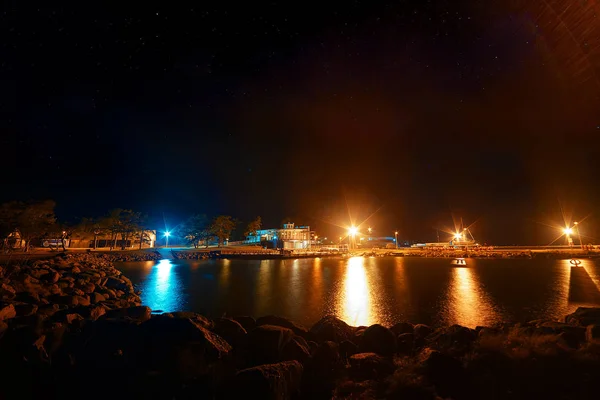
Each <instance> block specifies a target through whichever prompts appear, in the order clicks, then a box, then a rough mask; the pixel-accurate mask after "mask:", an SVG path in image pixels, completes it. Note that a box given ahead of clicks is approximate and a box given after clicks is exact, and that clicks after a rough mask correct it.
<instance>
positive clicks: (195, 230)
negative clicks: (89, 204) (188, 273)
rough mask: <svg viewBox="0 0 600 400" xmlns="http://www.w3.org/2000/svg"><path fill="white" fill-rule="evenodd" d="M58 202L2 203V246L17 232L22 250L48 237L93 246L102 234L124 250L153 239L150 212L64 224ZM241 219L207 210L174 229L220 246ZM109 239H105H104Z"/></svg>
mask: <svg viewBox="0 0 600 400" xmlns="http://www.w3.org/2000/svg"><path fill="white" fill-rule="evenodd" d="M55 207H56V203H55V202H54V201H53V200H44V201H29V202H23V201H11V202H7V203H4V204H2V205H0V237H1V238H2V247H3V248H4V247H7V246H12V243H11V238H12V240H13V242H14V240H15V238H16V236H15V233H18V240H20V241H22V245H21V246H19V247H22V248H23V251H25V252H26V251H28V250H29V249H30V247H31V245H32V242H34V241H35V240H44V239H46V238H50V239H54V240H59V241H60V243H61V246H62V248H63V250H65V247H66V246H65V243H66V240H67V239H69V238H74V239H81V240H90V241H91V247H92V248H94V249H95V248H97V247H98V242H99V238H101V237H102V238H106V237H108V238H109V239H108V244H109V246H108V247H110V249H113V248H117V247H118V246H119V247H120V248H121V249H122V250H124V249H125V248H126V245H127V243H129V242H130V241H133V240H139V248H140V249H141V248H142V247H143V244H144V243H148V242H149V241H150V235H149V233H150V230H151V229H150V227H149V226H148V223H147V220H148V218H147V216H146V215H144V214H142V213H141V212H137V211H133V210H130V209H121V208H117V209H113V210H110V211H109V212H108V213H107V214H105V215H103V216H100V217H94V218H82V219H81V220H80V221H79V222H78V223H75V224H71V225H69V224H65V223H61V222H60V221H58V219H57V218H56V215H55V213H54V209H55ZM239 223H240V221H238V220H237V219H235V218H233V217H231V216H229V215H218V216H215V217H214V218H209V217H207V216H206V215H205V214H195V215H192V216H190V217H189V218H188V219H187V220H185V222H184V223H182V224H180V225H179V226H178V227H177V228H176V229H174V230H173V231H172V232H171V233H172V234H174V235H177V236H180V237H182V238H184V239H185V240H186V242H187V243H189V244H190V245H192V246H194V247H195V248H199V247H201V246H203V245H204V246H206V247H208V246H209V244H210V243H211V242H213V241H215V240H216V241H217V244H218V245H219V246H221V245H222V244H224V243H225V241H227V240H229V238H230V237H231V235H232V233H233V231H234V230H235V229H236V227H237V226H238V225H239ZM261 225H262V220H261V218H260V217H257V218H256V219H254V220H253V221H251V222H250V223H248V225H247V227H246V230H245V231H244V235H245V236H248V235H251V234H256V233H257V231H258V230H260V229H261ZM105 240H106V239H105Z"/></svg>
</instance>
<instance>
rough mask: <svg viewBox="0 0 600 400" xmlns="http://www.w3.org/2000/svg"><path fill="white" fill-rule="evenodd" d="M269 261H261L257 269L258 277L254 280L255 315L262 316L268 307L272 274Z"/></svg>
mask: <svg viewBox="0 0 600 400" xmlns="http://www.w3.org/2000/svg"><path fill="white" fill-rule="evenodd" d="M271 267H272V264H270V262H269V260H261V261H260V265H259V267H258V276H257V280H256V303H255V307H256V308H255V310H254V314H255V315H264V314H265V313H266V312H263V311H264V310H266V309H267V307H268V305H269V303H270V302H269V299H270V298H271V293H272V287H271V284H272V281H273V279H272V274H271Z"/></svg>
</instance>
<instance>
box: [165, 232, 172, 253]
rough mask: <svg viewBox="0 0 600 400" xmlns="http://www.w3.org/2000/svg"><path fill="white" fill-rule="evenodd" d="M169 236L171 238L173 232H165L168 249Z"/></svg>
mask: <svg viewBox="0 0 600 400" xmlns="http://www.w3.org/2000/svg"><path fill="white" fill-rule="evenodd" d="M169 236H171V232H169V231H166V232H165V238H166V240H167V249H168V248H169Z"/></svg>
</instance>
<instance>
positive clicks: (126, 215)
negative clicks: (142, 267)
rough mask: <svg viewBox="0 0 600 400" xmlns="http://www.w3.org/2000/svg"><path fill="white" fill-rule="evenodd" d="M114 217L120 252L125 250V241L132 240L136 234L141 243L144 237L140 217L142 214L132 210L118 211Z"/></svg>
mask: <svg viewBox="0 0 600 400" xmlns="http://www.w3.org/2000/svg"><path fill="white" fill-rule="evenodd" d="M116 217H117V220H118V224H117V225H118V229H117V232H118V233H119V234H121V250H125V246H126V245H127V241H128V240H131V239H133V238H134V237H135V236H136V234H137V235H139V237H140V243H141V241H142V240H143V236H144V234H143V232H142V231H143V228H142V226H143V222H144V217H143V216H142V214H141V213H139V212H135V211H132V210H122V209H119V210H118V213H117V214H116ZM140 232H141V233H140ZM140 248H141V246H140Z"/></svg>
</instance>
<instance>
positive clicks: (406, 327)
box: [390, 322, 415, 336]
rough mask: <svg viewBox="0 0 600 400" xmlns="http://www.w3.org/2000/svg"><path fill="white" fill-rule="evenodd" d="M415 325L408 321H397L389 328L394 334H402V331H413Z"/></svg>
mask: <svg viewBox="0 0 600 400" xmlns="http://www.w3.org/2000/svg"><path fill="white" fill-rule="evenodd" d="M414 329H415V327H414V325H413V324H411V323H410V322H398V323H397V324H395V325H394V326H392V327H391V328H390V331H392V332H394V333H395V334H396V336H398V335H402V334H403V333H413V331H414Z"/></svg>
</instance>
